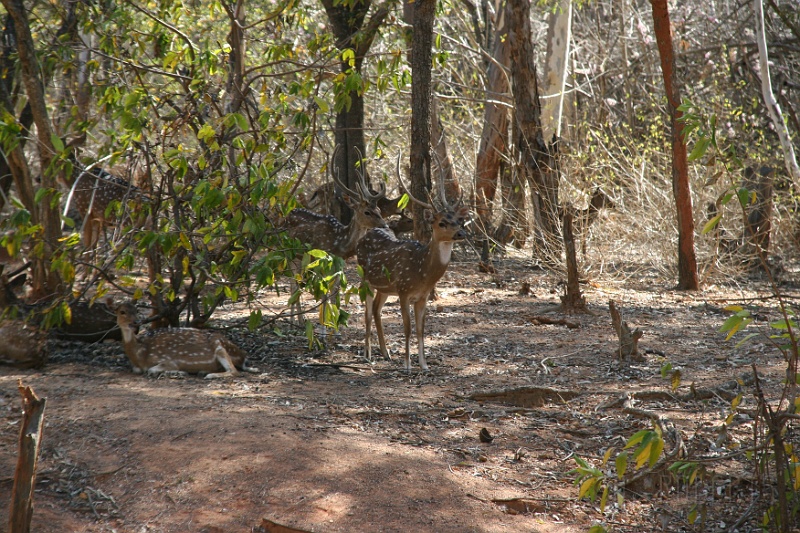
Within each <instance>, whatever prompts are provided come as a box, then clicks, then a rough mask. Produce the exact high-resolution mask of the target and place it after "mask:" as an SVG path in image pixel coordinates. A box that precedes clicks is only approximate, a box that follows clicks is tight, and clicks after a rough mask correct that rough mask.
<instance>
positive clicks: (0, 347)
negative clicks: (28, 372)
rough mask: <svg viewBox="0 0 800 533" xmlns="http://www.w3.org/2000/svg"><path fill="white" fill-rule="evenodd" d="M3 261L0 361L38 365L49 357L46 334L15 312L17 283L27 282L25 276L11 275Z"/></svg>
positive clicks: (0, 284) (1, 273)
mask: <svg viewBox="0 0 800 533" xmlns="http://www.w3.org/2000/svg"><path fill="white" fill-rule="evenodd" d="M4 266H5V265H3V264H0V364H7V365H11V366H15V367H17V368H39V367H41V366H43V365H44V363H45V361H47V334H46V333H45V332H44V331H42V330H41V329H39V328H37V327H36V326H34V325H33V324H28V323H27V322H26V321H25V320H21V319H19V318H9V316H7V315H11V316H13V314H14V313H13V312H12V313H9V311H13V310H12V309H11V307H12V306H17V305H18V304H19V303H20V302H19V299H18V298H17V296H16V295H15V294H14V287H15V286H16V285H19V284H20V283H24V281H25V278H24V276H16V277H13V276H12V278H13V279H12V280H11V281H9V277H8V276H7V275H6V274H5V273H4V272H3V271H4Z"/></svg>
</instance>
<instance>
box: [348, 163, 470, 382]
mask: <svg viewBox="0 0 800 533" xmlns="http://www.w3.org/2000/svg"><path fill="white" fill-rule="evenodd" d="M397 166H398V169H397V177H398V179H400V180H401V181H400V183H401V185H402V179H401V178H400V168H399V167H400V158H399V157H398V161H397ZM403 188H404V189H405V190H406V193H407V194H408V196H409V198H410V199H411V200H412V201H413V202H415V203H417V204H420V205H422V206H423V207H425V209H426V210H425V219H426V221H427V222H429V223H430V224H431V228H432V230H433V236H432V237H431V241H430V242H429V243H428V244H422V243H420V242H418V241H414V240H402V239H398V238H397V237H395V235H394V234H392V232H391V231H389V230H386V229H380V228H379V229H373V230H371V231H369V232H368V233H367V234H366V235H365V236H364V238H363V239H361V241H360V242H359V243H358V246H357V255H358V264H359V265H361V268H362V269H363V271H364V279H366V281H367V282H369V286H370V288H371V289H372V290H373V291H374V295H373V296H368V297H367V301H366V305H365V312H364V321H365V326H366V336H365V341H364V344H365V354H366V357H367V359H368V360H370V359H371V358H372V348H371V345H370V343H371V338H370V337H371V331H370V330H371V329H372V318H373V317H374V318H375V329H376V330H377V331H378V342H379V343H380V348H381V353H382V354H383V356H384V357H385V358H387V359H389V352H388V350H387V349H386V339H385V337H384V334H383V323H382V321H381V309H382V308H383V304H385V303H386V299H387V298H388V297H389V296H390V295H392V294H396V295H397V296H398V298H399V300H400V311H401V314H402V316H403V331H404V333H405V341H406V351H405V368H406V371H407V372H410V371H411V355H410V340H411V312H410V309H409V304H412V303H413V304H414V321H415V325H416V331H417V345H418V349H417V352H418V355H419V366H420V368H421V369H422V370H423V371H427V370H428V365H427V363H426V361H425V314H426V310H427V304H428V296H429V295H430V293H431V291H432V290H433V288H434V286H435V285H436V282H438V281H439V279H441V277H442V276H443V275H444V273H445V271H446V270H447V266H448V265H449V264H450V256H451V253H452V251H453V243H454V242H455V241H460V240H464V239H465V238H466V236H467V235H466V232H465V231H464V228H463V222H464V220H466V219H467V218H469V209H468V208H466V207H463V206H462V207H456V206H455V205H449V204H448V203H447V199H446V198H445V194H444V187H443V180H440V181H439V201H440V202H441V204H442V206H443V207H441V208H439V209H437V208H436V207H434V206H433V205H432V204H428V203H425V202H422V201H420V200H417V199H416V198H414V197H413V196H412V195H411V193H410V192H409V191H408V189H407V188H406V187H405V186H404V185H403ZM456 203H457V202H456Z"/></svg>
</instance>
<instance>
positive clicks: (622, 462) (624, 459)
mask: <svg viewBox="0 0 800 533" xmlns="http://www.w3.org/2000/svg"><path fill="white" fill-rule="evenodd" d="M614 463H615V465H616V467H617V478H619V479H622V477H623V476H624V475H625V472H626V471H627V470H628V454H627V452H622V453H620V454H619V455H617V458H616V460H615V461H614Z"/></svg>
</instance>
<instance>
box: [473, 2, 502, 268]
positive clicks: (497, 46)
mask: <svg viewBox="0 0 800 533" xmlns="http://www.w3.org/2000/svg"><path fill="white" fill-rule="evenodd" d="M507 11H508V6H507V5H506V4H504V7H503V8H502V9H500V10H498V17H499V20H498V23H497V33H496V36H495V42H494V49H493V51H492V58H493V59H494V61H492V62H491V63H490V64H489V68H488V71H487V74H486V78H487V91H486V105H485V106H484V111H483V132H482V133H481V142H480V148H479V149H478V159H477V161H476V164H475V206H476V211H477V214H478V220H479V221H480V225H481V229H482V230H483V231H484V232H486V233H489V232H490V227H491V224H492V202H493V201H494V199H495V194H496V192H497V179H498V176H499V175H500V169H501V166H502V162H503V160H504V158H505V157H507V155H508V125H509V106H508V105H507V104H506V102H504V101H503V100H507V99H508V97H509V94H508V93H509V89H510V83H509V65H510V63H511V45H510V43H509V40H508V26H507V23H506V21H507V20H508V16H507ZM484 252H485V254H484V255H485V257H483V258H482V259H483V260H484V261H487V260H488V249H487V250H485V251H484Z"/></svg>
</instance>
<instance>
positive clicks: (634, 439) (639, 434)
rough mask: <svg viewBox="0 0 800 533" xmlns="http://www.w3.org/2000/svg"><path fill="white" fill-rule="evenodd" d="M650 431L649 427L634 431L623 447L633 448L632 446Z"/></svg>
mask: <svg viewBox="0 0 800 533" xmlns="http://www.w3.org/2000/svg"><path fill="white" fill-rule="evenodd" d="M650 432H651V431H650V430H649V429H643V430H641V431H637V432H636V433H634V434H633V436H632V437H631V438H630V439H628V442H627V443H626V444H625V448H624V449H626V450H627V449H628V448H633V447H634V446H636V445H637V444H639V443H640V442H642V441H643V440H644V438H645V437H646V436H647V435H648V434H649V433H650Z"/></svg>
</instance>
